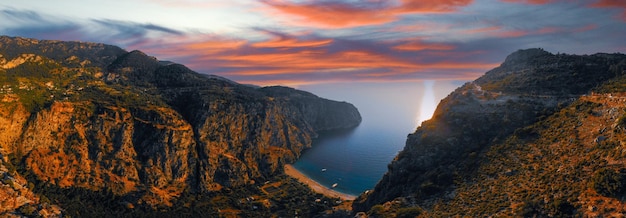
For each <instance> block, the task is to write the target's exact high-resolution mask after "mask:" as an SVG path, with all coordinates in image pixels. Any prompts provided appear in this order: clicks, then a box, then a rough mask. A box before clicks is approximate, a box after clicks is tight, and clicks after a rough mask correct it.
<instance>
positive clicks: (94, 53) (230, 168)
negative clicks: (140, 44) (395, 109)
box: [0, 37, 361, 207]
mask: <svg viewBox="0 0 626 218" xmlns="http://www.w3.org/2000/svg"><path fill="white" fill-rule="evenodd" d="M0 64H1V65H0V75H1V76H0V83H1V84H0V88H1V89H0V99H1V100H2V101H1V102H0V104H1V107H0V129H1V131H0V142H2V143H1V144H0V155H2V156H5V157H8V158H7V160H11V163H12V164H13V165H15V166H16V169H17V170H16V172H12V173H21V174H25V175H24V176H25V177H26V178H28V179H29V180H30V181H32V182H34V183H36V185H37V186H39V185H46V186H50V187H56V188H60V189H66V188H79V189H81V190H90V191H94V192H107V193H112V194H113V195H115V196H126V199H127V201H128V202H129V204H143V205H151V206H154V207H157V206H167V205H172V202H174V201H175V200H176V198H177V197H178V196H181V195H183V194H185V193H212V192H215V191H221V190H224V189H230V188H234V187H239V186H244V185H249V184H254V183H262V182H264V181H266V180H268V179H270V178H273V177H274V176H275V175H278V174H281V173H282V170H283V165H284V164H286V163H291V162H293V161H295V160H296V159H297V158H298V157H299V156H300V152H301V151H302V150H303V149H305V148H307V147H309V146H311V140H312V139H313V138H315V137H317V131H321V130H330V129H337V128H351V127H354V126H357V125H358V124H359V123H360V121H361V117H360V115H359V112H358V110H357V109H356V108H355V107H354V106H353V105H351V104H349V103H346V102H336V101H332V100H327V99H322V98H319V97H317V96H315V95H313V94H311V93H307V92H303V91H298V90H295V89H291V88H286V87H266V88H255V87H251V86H246V85H241V84H238V83H235V82H232V81H230V80H227V79H224V78H221V77H217V76H207V75H203V74H198V73H196V72H194V71H192V70H190V69H188V68H186V67H185V66H183V65H180V64H172V63H166V62H160V61H159V60H157V59H156V58H154V57H150V56H148V55H146V54H144V53H143V52H140V51H132V52H126V51H124V50H122V49H120V48H118V47H115V46H108V45H104V44H96V43H80V42H59V41H45V40H34V39H25V38H19V37H0Z"/></svg>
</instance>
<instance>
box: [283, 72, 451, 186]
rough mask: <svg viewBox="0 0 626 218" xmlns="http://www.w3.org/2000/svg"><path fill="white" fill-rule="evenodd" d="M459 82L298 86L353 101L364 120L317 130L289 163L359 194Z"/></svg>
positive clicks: (385, 168) (323, 180) (316, 92)
mask: <svg viewBox="0 0 626 218" xmlns="http://www.w3.org/2000/svg"><path fill="white" fill-rule="evenodd" d="M459 84H462V82H459V81H446V82H423V83H422V82H417V83H396V84H393V85H388V84H364V85H355V84H330V85H316V86H307V87H299V88H301V89H304V90H307V91H310V92H312V93H315V94H317V95H319V96H321V97H325V98H329V99H334V100H340V101H347V102H350V103H352V104H354V105H355V106H356V107H357V108H358V109H359V111H360V113H361V116H362V117H363V122H362V123H361V125H359V126H358V127H357V128H355V129H352V130H348V131H335V132H325V133H321V134H320V137H319V138H318V139H316V140H315V141H314V142H313V147H312V148H311V149H308V150H305V151H304V152H303V154H302V156H301V157H300V159H299V160H298V161H297V162H296V163H294V164H293V166H294V167H295V168H296V169H298V170H299V171H301V172H302V173H304V174H305V175H307V176H309V177H310V178H311V179H313V180H316V181H317V182H319V183H320V184H322V185H324V186H326V187H331V186H332V185H333V184H335V183H337V187H336V188H335V189H336V190H337V191H340V192H343V193H346V194H352V195H359V194H360V193H362V192H364V191H365V190H368V189H373V188H374V186H375V185H376V183H377V182H378V181H379V180H380V179H381V178H382V176H383V174H384V173H385V172H386V171H387V165H388V164H389V163H390V162H391V160H393V158H394V157H395V156H396V155H397V154H398V152H399V151H400V150H402V149H403V148H404V144H405V141H406V137H407V134H409V133H412V132H414V131H415V129H416V128H417V126H418V123H421V120H424V119H427V118H428V117H427V116H430V115H432V111H433V110H434V108H435V106H436V104H437V103H438V102H439V100H440V99H442V98H443V97H445V96H446V95H447V94H448V93H450V92H451V91H452V90H454V88H455V87H458V86H459ZM428 113H430V114H428ZM424 114H428V115H427V116H426V117H425V115H424ZM322 169H326V171H325V172H322Z"/></svg>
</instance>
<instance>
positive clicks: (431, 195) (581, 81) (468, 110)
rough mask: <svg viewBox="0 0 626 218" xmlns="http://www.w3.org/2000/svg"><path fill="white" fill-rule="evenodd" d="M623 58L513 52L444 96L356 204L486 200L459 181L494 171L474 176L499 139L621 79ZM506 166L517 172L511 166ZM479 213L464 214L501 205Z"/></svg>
mask: <svg viewBox="0 0 626 218" xmlns="http://www.w3.org/2000/svg"><path fill="white" fill-rule="evenodd" d="M625 63H626V56H625V55H621V54H613V55H609V54H596V55H591V56H576V55H553V54H550V53H548V52H545V51H543V50H541V49H529V50H520V51H518V52H515V53H513V54H511V55H510V56H508V57H507V58H506V61H505V62H504V63H503V64H502V65H501V66H500V67H498V68H496V69H493V70H491V71H489V72H487V73H486V74H485V75H484V76H482V77H481V78H479V79H477V80H476V81H474V82H471V83H467V84H465V85H463V86H462V87H460V88H458V89H457V90H455V91H454V92H453V93H451V94H450V95H449V96H448V97H446V98H445V99H443V100H442V101H441V102H440V104H439V105H438V107H437V110H436V111H435V113H434V115H433V118H432V119H431V120H429V121H426V122H424V123H422V125H421V126H420V127H419V128H418V129H417V130H416V132H415V133H412V134H410V135H409V136H408V138H407V142H406V146H405V148H404V150H403V151H401V152H400V153H399V154H398V156H397V157H396V158H395V159H394V160H393V162H392V163H391V164H390V165H389V171H388V172H387V173H386V174H385V175H384V177H383V178H382V180H381V181H380V182H379V183H378V184H377V185H376V187H375V189H374V190H373V191H371V192H369V193H367V194H364V195H362V196H360V198H359V199H357V200H356V201H355V203H354V209H355V211H357V212H358V211H366V212H367V211H369V210H370V208H372V206H374V205H377V204H385V207H387V209H389V207H391V206H389V205H393V204H394V203H393V202H404V203H403V206H402V207H421V208H423V209H426V212H431V214H430V215H437V216H450V215H455V214H456V215H458V214H459V213H450V214H447V215H442V214H445V213H438V212H437V211H445V210H446V209H444V208H448V209H450V208H452V207H448V206H445V205H447V204H446V202H449V201H453V200H454V199H458V198H464V199H463V200H464V202H465V203H467V202H470V201H471V199H476V200H477V201H480V200H482V199H486V198H480V197H479V196H481V194H478V193H474V194H475V195H472V194H467V192H466V191H468V190H469V189H460V188H459V187H465V186H464V185H463V184H480V183H486V182H487V181H491V179H490V178H491V177H488V176H487V177H482V179H485V180H481V179H476V178H477V176H476V175H479V174H480V173H482V170H483V169H484V168H482V167H484V166H487V165H490V164H493V163H494V162H495V161H494V160H493V159H490V158H493V157H494V156H493V155H496V156H497V155H504V154H505V153H506V152H507V151H502V150H500V151H496V152H494V151H493V149H494V148H493V147H494V146H495V145H499V144H502V143H504V142H507V141H509V140H511V137H516V134H517V133H520V132H521V130H520V129H522V128H524V127H527V126H531V125H534V124H535V123H536V122H539V121H541V120H544V119H546V118H547V117H550V116H552V115H553V114H554V113H555V112H556V111H559V110H561V109H562V108H563V107H567V106H568V105H570V104H571V103H572V102H575V101H576V100H577V99H578V98H580V97H581V96H583V95H584V94H588V93H590V92H591V91H592V89H593V88H597V87H600V86H603V85H605V84H608V83H611V82H612V81H613V83H615V82H614V81H615V80H617V78H621V77H622V75H623V74H624V72H623V65H624V64H625ZM620 66H621V68H620ZM496 147H497V146H496ZM499 152H502V153H499ZM489 155H492V156H489ZM517 158H524V157H517ZM503 172H509V174H511V175H513V174H515V173H516V172H514V171H512V170H511V169H509V171H507V169H503ZM507 175H508V174H507ZM501 182H506V180H502V181H501ZM507 185H511V186H514V185H515V184H510V183H508V182H506V183H505V184H503V185H502V186H503V187H505V188H504V189H506V187H509V188H511V187H510V186H507ZM528 185H531V186H532V185H533V184H528ZM535 185H536V184H535ZM483 188H484V187H483ZM544 188H548V187H544ZM504 189H499V190H504ZM482 190H483V191H484V189H482ZM529 191H533V190H529ZM483 197H484V196H483ZM394 199H396V201H392V200H394ZM479 199H480V200H479ZM487 199H488V197H487ZM468 200H469V201H468ZM385 202H388V203H385ZM486 203H487V202H486ZM546 203H549V202H546ZM388 204H389V205H388ZM470 205H471V204H470ZM465 206H468V207H469V205H465ZM465 206H462V205H460V204H457V205H456V207H457V208H460V209H458V210H456V211H462V210H463V208H465V209H467V210H468V211H469V210H471V209H470V208H466V207H465ZM509 206H510V205H509ZM448 211H452V210H448ZM370 212H371V211H370ZM474 212H478V213H466V214H465V215H468V216H489V215H494V214H496V213H497V212H498V211H497V210H496V211H491V212H493V213H491V214H490V213H480V212H484V211H480V210H474ZM546 214H548V215H549V214H551V213H546Z"/></svg>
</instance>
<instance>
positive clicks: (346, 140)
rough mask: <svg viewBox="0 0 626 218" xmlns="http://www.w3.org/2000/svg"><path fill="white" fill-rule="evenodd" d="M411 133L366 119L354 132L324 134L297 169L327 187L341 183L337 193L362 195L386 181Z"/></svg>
mask: <svg viewBox="0 0 626 218" xmlns="http://www.w3.org/2000/svg"><path fill="white" fill-rule="evenodd" d="M365 119H366V118H365ZM399 126H400V125H399ZM407 133H408V132H407V129H406V128H393V127H390V126H378V125H376V124H375V123H372V122H368V121H367V119H366V120H364V122H363V123H362V124H361V125H360V126H359V127H357V128H356V129H353V130H350V131H338V132H326V133H322V134H320V137H319V138H318V139H317V140H315V141H314V143H313V148H311V149H309V150H306V151H305V152H304V154H303V155H302V157H301V158H300V159H299V160H298V161H297V162H296V163H295V164H294V167H295V168H296V169H298V170H299V171H301V172H302V173H304V174H306V175H307V176H309V177H310V178H311V179H313V180H315V181H317V182H319V183H320V184H322V185H324V186H326V187H331V186H332V185H333V184H334V183H337V187H336V188H335V189H336V190H337V191H339V192H343V193H346V194H352V195H359V194H360V193H362V192H363V191H365V190H368V189H372V188H373V187H374V186H375V185H376V183H377V182H378V180H379V179H380V178H382V176H383V174H384V173H385V172H386V171H387V164H388V163H390V162H391V160H392V159H393V158H394V157H395V156H396V154H397V153H398V151H400V150H402V148H403V147H404V141H405V140H406V134H407ZM322 169H326V171H325V172H322Z"/></svg>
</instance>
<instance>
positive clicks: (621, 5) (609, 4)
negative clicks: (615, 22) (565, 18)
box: [591, 0, 626, 22]
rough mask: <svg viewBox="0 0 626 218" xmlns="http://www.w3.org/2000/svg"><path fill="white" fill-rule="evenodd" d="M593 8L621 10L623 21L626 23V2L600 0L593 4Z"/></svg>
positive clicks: (622, 0)
mask: <svg viewBox="0 0 626 218" xmlns="http://www.w3.org/2000/svg"><path fill="white" fill-rule="evenodd" d="M591 7H598V8H617V9H621V10H622V15H621V19H622V20H623V21H625V22H626V1H624V0H599V1H598V2H596V3H594V4H592V5H591Z"/></svg>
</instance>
